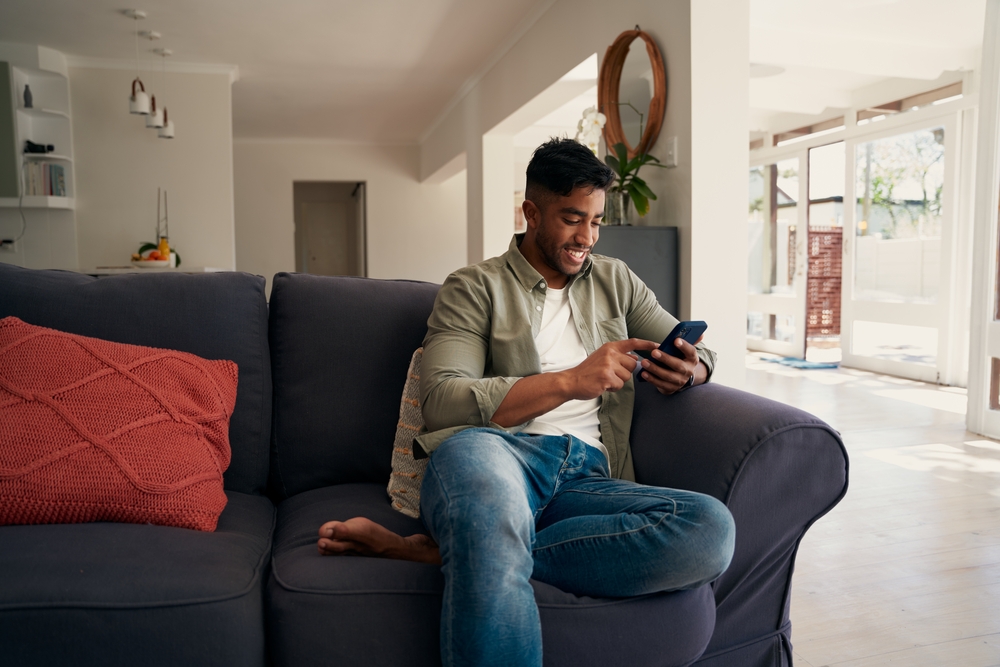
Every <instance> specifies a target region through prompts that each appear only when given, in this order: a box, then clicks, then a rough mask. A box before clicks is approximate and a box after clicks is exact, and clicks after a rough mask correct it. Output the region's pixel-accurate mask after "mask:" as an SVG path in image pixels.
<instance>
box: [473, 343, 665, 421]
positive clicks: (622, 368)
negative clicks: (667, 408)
mask: <svg viewBox="0 0 1000 667" xmlns="http://www.w3.org/2000/svg"><path fill="white" fill-rule="evenodd" d="M656 347H657V344H656V343H654V342H653V341H649V340H640V339H638V338H629V339H628V340H618V341H614V342H612V343H606V344H604V345H602V346H601V347H599V348H597V349H596V350H594V352H593V354H591V355H590V356H588V357H587V358H586V359H584V361H583V362H582V363H581V364H580V365H579V366H576V367H574V368H570V369H569V370H565V371H561V372H559V373H539V374H538V375H529V376H528V377H524V378H521V379H520V380H518V381H517V382H515V383H514V386H512V387H511V388H510V391H508V392H507V396H506V397H504V399H503V401H502V402H501V403H500V406H499V407H498V408H497V410H496V412H495V413H493V417H492V418H491V419H490V421H492V422H494V423H496V424H499V425H500V426H503V427H505V428H506V427H509V426H516V425H517V424H523V423H524V422H526V421H529V420H532V419H535V418H536V417H539V416H541V415H544V414H545V413H546V412H549V411H550V410H554V409H556V408H558V407H559V406H560V405H562V404H563V403H565V402H566V401H569V400H573V399H579V400H589V399H592V398H597V397H598V396H600V395H601V394H603V393H604V392H605V391H618V390H619V389H621V388H622V387H624V386H625V383H626V382H627V381H628V379H629V378H630V377H631V376H632V371H634V370H635V365H636V363H637V359H636V357H635V356H634V355H631V354H629V352H632V351H633V350H653V349H656Z"/></svg>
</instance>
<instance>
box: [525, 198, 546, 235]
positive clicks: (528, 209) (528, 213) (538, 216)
mask: <svg viewBox="0 0 1000 667" xmlns="http://www.w3.org/2000/svg"><path fill="white" fill-rule="evenodd" d="M521 212H522V213H524V221H525V222H526V223H527V225H528V228H529V229H537V228H538V224H539V223H540V222H541V221H542V212H541V211H540V210H539V209H538V207H537V206H535V202H533V201H531V200H530V199H525V200H524V203H522V204H521Z"/></svg>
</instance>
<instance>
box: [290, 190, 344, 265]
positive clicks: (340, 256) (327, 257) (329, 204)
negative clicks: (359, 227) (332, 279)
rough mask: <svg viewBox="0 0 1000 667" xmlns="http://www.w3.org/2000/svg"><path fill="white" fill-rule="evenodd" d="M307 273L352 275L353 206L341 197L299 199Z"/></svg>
mask: <svg viewBox="0 0 1000 667" xmlns="http://www.w3.org/2000/svg"><path fill="white" fill-rule="evenodd" d="M300 206H301V207H302V209H301V211H302V215H301V219H302V221H303V223H304V227H305V232H306V234H305V237H306V238H305V242H306V245H305V248H304V250H305V255H306V261H307V269H306V271H307V272H308V273H312V274H314V275H317V276H351V275H356V268H355V267H354V264H355V263H356V261H355V257H356V252H355V246H356V243H353V242H352V241H354V239H353V238H352V234H351V232H352V231H353V228H354V210H353V209H354V206H353V205H352V204H348V203H347V202H343V201H320V202H302V203H301V204H300Z"/></svg>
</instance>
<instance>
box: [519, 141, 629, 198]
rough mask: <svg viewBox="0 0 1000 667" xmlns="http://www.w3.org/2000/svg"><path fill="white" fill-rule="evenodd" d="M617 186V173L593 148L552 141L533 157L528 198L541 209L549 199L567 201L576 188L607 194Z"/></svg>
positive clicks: (530, 164)
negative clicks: (613, 186) (560, 198)
mask: <svg viewBox="0 0 1000 667" xmlns="http://www.w3.org/2000/svg"><path fill="white" fill-rule="evenodd" d="M614 182H615V172H613V171H611V168H610V167H608V166H607V165H606V164H604V163H603V162H601V161H600V160H599V159H598V158H597V156H596V155H594V154H593V153H592V152H591V151H590V149H589V148H587V147H586V146H584V145H583V144H580V143H577V142H576V141H573V140H572V139H560V138H552V139H549V140H548V141H546V142H545V143H544V144H542V145H541V146H539V147H538V148H536V149H535V152H534V153H533V154H532V155H531V162H529V163H528V172H527V187H525V189H524V198H525V199H528V200H531V201H532V202H534V203H535V205H536V206H539V207H540V206H541V205H542V202H543V200H544V199H545V198H546V197H547V196H551V195H553V194H555V195H559V196H560V197H566V196H568V195H569V193H571V192H572V191H573V190H574V189H575V188H589V189H590V190H591V191H593V190H607V189H608V188H609V187H611V184H612V183H614Z"/></svg>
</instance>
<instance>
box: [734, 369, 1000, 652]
mask: <svg viewBox="0 0 1000 667" xmlns="http://www.w3.org/2000/svg"><path fill="white" fill-rule="evenodd" d="M769 358H773V357H771V355H764V354H757V353H753V354H748V355H747V389H748V391H752V392H754V393H756V394H759V395H761V396H766V397H768V398H771V399H774V400H777V401H781V402H783V403H788V404H789V405H794V406H795V407H798V408H801V409H803V410H806V411H808V412H811V413H813V414H815V415H816V416H818V417H820V418H821V419H824V420H825V421H827V422H828V423H829V424H830V425H831V426H833V427H834V428H835V429H837V430H838V431H839V432H840V433H841V435H842V437H843V439H844V443H845V445H846V446H847V450H848V453H849V455H850V457H851V480H850V489H849V491H848V493H847V496H846V497H845V498H844V500H843V501H842V502H841V503H840V505H838V506H837V507H836V508H834V510H833V511H832V512H830V513H829V514H828V515H827V516H825V517H824V518H822V519H821V520H820V521H818V522H817V523H816V524H815V525H814V526H813V527H812V528H811V529H810V531H809V532H808V533H807V534H806V536H805V538H804V539H803V541H802V545H801V547H800V549H799V554H798V557H797V559H796V572H795V578H794V580H793V586H792V603H791V617H792V628H793V632H792V643H793V646H794V658H795V660H796V664H797V665H800V666H804V667H834V666H836V667H878V666H882V665H904V666H913V667H923V666H925V665H927V666H931V665H933V666H935V667H937V666H948V667H950V666H952V665H954V666H956V667H1000V443H998V442H995V441H992V440H990V439H988V438H983V437H981V436H978V435H976V434H974V433H970V432H968V431H966V430H965V416H964V415H965V401H966V395H965V391H964V390H963V389H958V388H953V387H938V386H936V385H929V384H924V383H920V382H914V381H911V380H905V379H902V378H894V377H889V376H884V375H879V374H876V373H869V372H866V371H859V370H853V369H845V368H838V369H823V370H796V369H793V368H788V367H785V366H781V365H779V364H775V363H772V362H770V361H767V359H769Z"/></svg>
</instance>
